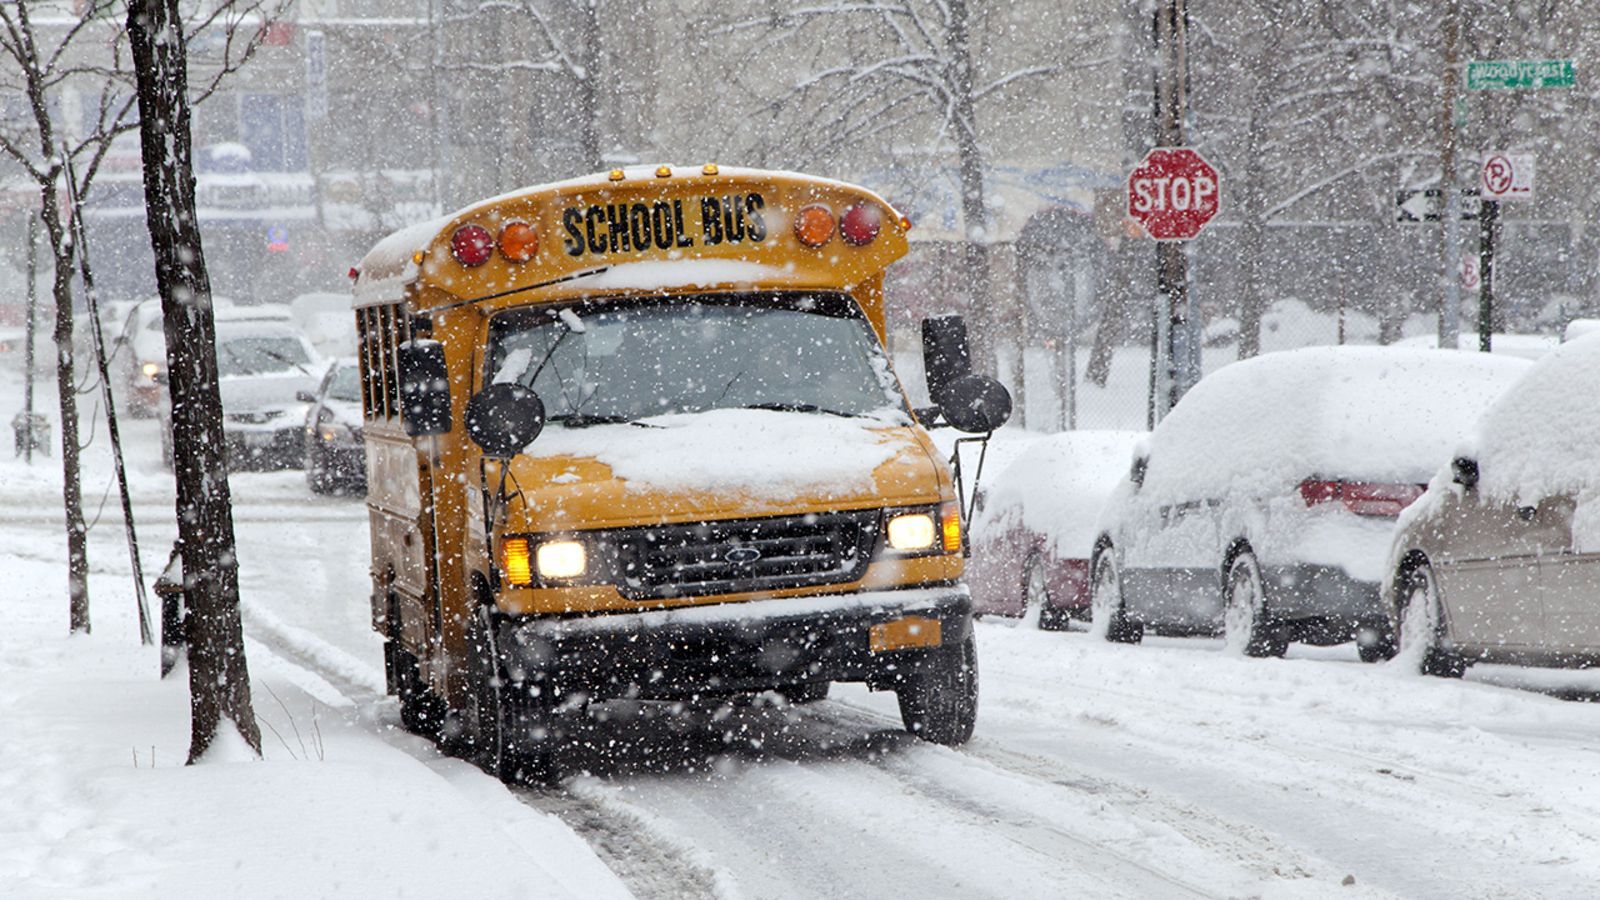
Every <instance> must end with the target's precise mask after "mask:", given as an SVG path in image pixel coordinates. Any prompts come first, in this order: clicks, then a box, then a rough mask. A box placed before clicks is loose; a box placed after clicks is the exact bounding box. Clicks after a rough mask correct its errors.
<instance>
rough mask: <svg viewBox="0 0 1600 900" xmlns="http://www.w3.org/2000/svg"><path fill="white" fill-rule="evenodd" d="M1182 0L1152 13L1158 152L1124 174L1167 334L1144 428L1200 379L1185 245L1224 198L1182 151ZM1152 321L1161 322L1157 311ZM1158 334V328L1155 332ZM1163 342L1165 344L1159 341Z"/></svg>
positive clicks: (1210, 172) (1199, 163) (1198, 160)
mask: <svg viewBox="0 0 1600 900" xmlns="http://www.w3.org/2000/svg"><path fill="white" fill-rule="evenodd" d="M1186 5H1187V0H1160V6H1159V7H1158V9H1157V12H1156V28H1155V41H1156V46H1155V50H1156V57H1157V60H1156V62H1157V66H1156V71H1157V73H1158V76H1157V78H1156V86H1155V87H1156V97H1155V100H1156V135H1157V140H1156V143H1157V144H1158V146H1157V147H1156V149H1154V150H1151V151H1150V152H1149V153H1147V154H1146V155H1145V158H1144V160H1143V161H1142V162H1141V163H1140V164H1139V165H1138V166H1136V167H1135V168H1134V170H1133V172H1132V173H1131V174H1130V175H1129V176H1128V214H1129V215H1130V216H1132V217H1133V218H1134V219H1136V220H1137V221H1138V222H1139V224H1140V226H1141V227H1142V228H1144V230H1145V233H1146V234H1148V235H1150V236H1151V237H1153V238H1155V239H1156V241H1157V244H1156V290H1157V295H1158V297H1159V298H1161V299H1164V300H1165V302H1166V307H1167V309H1166V313H1167V315H1166V329H1165V332H1166V333H1165V335H1164V336H1163V335H1160V334H1158V335H1157V344H1156V348H1155V352H1153V353H1152V356H1151V372H1150V410H1149V424H1150V427H1152V428H1153V427H1155V423H1156V419H1157V418H1158V413H1159V414H1162V415H1164V414H1165V413H1166V411H1167V410H1169V409H1171V408H1172V407H1173V406H1175V405H1176V404H1177V402H1178V400H1179V399H1181V398H1182V397H1183V395H1184V394H1185V393H1187V392H1188V390H1189V388H1191V387H1194V385H1195V383H1196V382H1198V381H1199V380H1200V323H1199V321H1198V319H1197V317H1196V316H1195V315H1194V311H1193V309H1192V308H1191V301H1190V298H1189V261H1188V257H1187V255H1186V254H1185V252H1184V250H1185V242H1186V241H1187V240H1189V239H1191V238H1193V237H1194V236H1195V235H1197V234H1199V233H1200V229H1201V228H1203V227H1205V224H1206V223H1207V222H1209V221H1210V220H1211V217H1212V216H1215V215H1216V212H1217V208H1218V205H1219V203H1220V196H1221V181H1220V179H1219V178H1218V176H1217V170H1216V169H1215V168H1214V167H1213V166H1212V165H1211V164H1210V163H1208V162H1206V161H1205V159H1204V158H1203V157H1201V156H1200V154H1198V153H1196V152H1195V151H1193V150H1191V149H1188V148H1186V147H1185V146H1184V144H1185V143H1187V140H1186V137H1185V135H1184V127H1183V121H1184V116H1185V110H1186V108H1187V106H1188V100H1189V98H1188V80H1187V71H1188V65H1187V60H1186V58H1185V57H1186V55H1187V49H1186V46H1185V45H1186V36H1185V33H1184V25H1185V22H1186V20H1187V18H1188V14H1187V10H1186V9H1185V7H1186ZM1156 321H1157V322H1158V323H1159V322H1160V317H1159V313H1157V318H1156ZM1157 330H1158V332H1159V331H1160V329H1157ZM1163 337H1164V338H1165V340H1164V341H1163V340H1162V338H1163ZM1163 343H1164V344H1165V349H1166V354H1165V356H1166V366H1165V378H1162V379H1160V380H1161V381H1163V382H1164V386H1165V390H1161V389H1159V388H1158V386H1157V384H1156V382H1157V380H1158V379H1157V372H1158V369H1159V367H1158V366H1157V364H1156V357H1157V356H1159V355H1160V353H1159V350H1160V348H1161V345H1162V344H1163Z"/></svg>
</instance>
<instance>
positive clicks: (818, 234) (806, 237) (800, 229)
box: [794, 204, 833, 249]
mask: <svg viewBox="0 0 1600 900" xmlns="http://www.w3.org/2000/svg"><path fill="white" fill-rule="evenodd" d="M794 236H795V239H796V240H798V241H799V242H800V243H802V244H805V245H806V246H807V247H811V248H812V249H815V248H817V247H821V246H822V245H823V244H826V243H827V242H829V241H831V240H833V213H832V212H830V211H829V209H828V208H827V207H826V206H823V205H821V204H813V205H811V206H807V207H803V208H801V210H800V212H799V213H798V214H796V215H795V217H794Z"/></svg>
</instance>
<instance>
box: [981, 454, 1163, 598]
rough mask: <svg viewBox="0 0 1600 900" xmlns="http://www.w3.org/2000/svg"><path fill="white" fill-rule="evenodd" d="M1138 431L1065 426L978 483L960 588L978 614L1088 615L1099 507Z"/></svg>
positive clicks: (1124, 463)
mask: <svg viewBox="0 0 1600 900" xmlns="http://www.w3.org/2000/svg"><path fill="white" fill-rule="evenodd" d="M1143 436H1144V432H1140V431H1068V432H1065V433H1063V434H1056V435H1051V436H1050V437H1046V438H1042V439H1040V440H1037V441H1035V442H1033V443H1032V444H1031V445H1029V447H1028V449H1027V450H1025V451H1023V453H1022V455H1021V456H1019V457H1018V458H1017V460H1016V461H1015V462H1013V463H1012V464H1011V465H1010V466H1008V467H1007V468H1006V469H1005V471H1003V472H1002V473H1001V474H1000V477H998V478H996V479H995V480H994V482H993V483H992V484H991V485H989V486H987V487H985V488H983V489H982V493H981V495H980V496H981V498H982V499H981V508H980V509H979V510H978V513H977V514H976V515H975V516H973V520H972V527H971V530H970V534H971V542H972V558H971V559H969V560H968V561H967V586H968V587H970V588H971V589H972V600H973V607H974V608H975V609H976V610H977V611H978V612H980V613H985V614H990V615H1004V616H1023V617H1024V620H1025V621H1030V622H1031V621H1037V622H1038V624H1039V627H1041V628H1063V627H1065V626H1066V624H1067V622H1068V620H1069V619H1078V620H1080V621H1088V618H1089V554H1090V551H1091V550H1093V549H1094V539H1095V535H1096V526H1097V524H1098V522H1099V518H1100V507H1101V506H1102V505H1103V504H1104V503H1105V499H1106V497H1107V495H1109V494H1110V493H1111V491H1112V489H1113V488H1115V487H1116V484H1117V479H1118V478H1119V477H1120V476H1121V475H1122V474H1123V473H1124V472H1126V471H1127V468H1128V456H1129V454H1130V453H1131V452H1132V450H1133V446H1134V444H1135V442H1137V441H1138V439H1139V438H1141V437H1143Z"/></svg>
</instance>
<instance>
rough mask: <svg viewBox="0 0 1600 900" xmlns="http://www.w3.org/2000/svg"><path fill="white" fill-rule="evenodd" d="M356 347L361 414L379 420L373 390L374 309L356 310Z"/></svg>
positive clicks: (375, 396)
mask: <svg viewBox="0 0 1600 900" xmlns="http://www.w3.org/2000/svg"><path fill="white" fill-rule="evenodd" d="M356 346H357V347H358V348H359V349H360V355H361V413H362V415H363V416H365V417H366V418H368V419H374V418H377V392H376V391H374V390H373V383H372V378H373V372H374V367H373V364H372V309H371V308H370V307H369V308H363V309H358V310H356Z"/></svg>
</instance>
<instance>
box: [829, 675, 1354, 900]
mask: <svg viewBox="0 0 1600 900" xmlns="http://www.w3.org/2000/svg"><path fill="white" fill-rule="evenodd" d="M833 706H834V709H833V710H830V711H829V712H830V714H831V715H832V716H833V717H835V718H836V720H837V721H838V722H839V723H840V724H842V725H843V724H852V723H853V724H858V725H877V726H878V727H882V726H884V725H893V724H898V722H897V721H896V720H894V719H893V718H892V717H891V716H887V715H884V714H882V713H879V712H877V711H876V710H872V709H868V708H865V707H862V706H857V705H855V704H850V703H847V702H844V701H837V702H835V703H834V704H833ZM953 752H954V753H956V754H959V755H960V756H964V757H970V758H972V759H973V760H976V761H980V762H982V763H985V764H987V765H989V766H991V767H993V768H994V769H995V770H997V771H999V772H1004V773H1007V774H1009V775H1012V776H1014V777H1018V778H1022V779H1027V780H1030V781H1035V782H1039V783H1040V787H1041V788H1042V789H1045V790H1066V791H1071V792H1074V793H1077V794H1080V795H1088V796H1093V797H1096V798H1098V799H1100V800H1102V801H1105V802H1107V803H1110V804H1113V805H1114V806H1115V807H1116V808H1117V809H1119V811H1121V812H1124V813H1127V814H1128V815H1130V816H1131V817H1132V818H1134V819H1136V820H1138V819H1146V820H1151V821H1154V822H1158V823H1159V824H1161V825H1163V826H1165V827H1167V828H1171V829H1172V830H1173V831H1174V832H1176V833H1178V834H1180V835H1182V836H1183V837H1184V838H1185V839H1186V840H1187V841H1189V842H1190V843H1191V844H1193V845H1194V846H1195V847H1196V848H1199V849H1202V850H1204V851H1205V852H1207V853H1209V854H1210V855H1213V856H1216V857H1218V858H1220V859H1224V860H1227V861H1228V862H1230V863H1232V864H1233V865H1237V866H1240V867H1242V868H1243V869H1245V870H1246V871H1248V872H1250V873H1251V874H1252V875H1254V876H1255V877H1257V878H1259V879H1261V880H1279V881H1285V882H1294V881H1299V880H1301V879H1306V878H1311V877H1313V872H1314V870H1315V869H1316V868H1319V867H1317V866H1315V865H1314V864H1313V863H1312V862H1311V861H1309V860H1305V859H1302V858H1299V854H1297V853H1294V852H1293V851H1289V850H1287V849H1285V848H1281V847H1276V846H1275V842H1274V841H1273V840H1272V839H1271V837H1270V836H1269V835H1268V834H1267V832H1265V831H1263V830H1262V829H1259V828H1256V827H1254V826H1251V825H1247V824H1243V823H1238V822H1231V821H1228V820H1226V819H1223V818H1220V817H1218V816H1216V815H1214V814H1212V813H1209V812H1206V811H1204V810H1201V809H1198V808H1196V807H1194V806H1191V805H1189V804H1186V803H1182V802H1179V801H1176V800H1174V799H1172V798H1168V797H1161V796H1159V795H1156V794H1153V793H1152V792H1151V791H1150V790H1148V789H1147V788H1145V787H1143V786H1139V785H1133V784H1128V783H1122V782H1115V781H1111V780H1108V779H1106V778H1104V777H1102V776H1099V775H1096V774H1092V773H1090V772H1087V771H1084V770H1081V769H1079V768H1077V767H1076V766H1073V765H1071V763H1070V762H1069V761H1066V760H1059V759H1047V758H1044V757H1037V756H1029V755H1027V754H1023V753H1018V752H1015V751H1011V750H1007V749H1005V748H1003V747H999V746H996V745H994V744H992V743H990V742H988V741H985V740H984V739H982V738H978V739H975V740H973V741H972V742H970V743H968V744H966V745H964V746H962V747H961V748H959V749H957V750H955V751H953ZM877 764H878V765H879V766H881V767H883V768H885V769H888V770H891V771H895V772H896V773H897V774H898V775H899V776H900V777H902V778H905V779H908V780H911V781H913V782H915V783H916V785H915V786H916V787H917V788H918V789H919V790H922V791H923V792H924V793H926V794H929V795H930V797H932V798H933V799H935V800H939V801H941V802H945V803H948V804H952V805H956V806H962V807H966V808H969V809H974V810H980V811H981V810H984V809H985V806H984V804H985V802H986V801H985V800H983V799H982V798H975V797H972V796H970V795H963V794H961V793H960V792H959V791H957V790H955V789H954V788H953V787H950V786H947V785H940V784H939V783H938V782H937V781H935V780H934V779H932V777H931V776H929V775H928V773H927V772H926V771H923V770H916V769H911V768H909V766H908V764H907V762H906V761H905V760H903V759H893V758H889V757H885V758H882V759H880V760H879V761H878V762H877ZM990 812H991V813H992V812H993V810H992V809H990ZM1001 825H1002V826H1003V827H1004V828H1005V830H1006V831H1007V833H1008V835H1009V836H1010V837H1011V838H1012V839H1014V840H1017V841H1018V842H1019V843H1024V844H1026V845H1029V846H1035V847H1036V849H1037V848H1038V845H1039V844H1041V843H1047V842H1053V843H1054V844H1055V845H1056V846H1058V847H1060V846H1075V847H1077V848H1081V849H1083V850H1088V851H1091V852H1092V853H1095V854H1101V855H1103V857H1104V858H1102V859H1099V860H1097V861H1096V862H1095V863H1090V864H1089V865H1091V866H1096V865H1097V866H1099V867H1100V868H1101V869H1102V871H1103V873H1104V874H1106V875H1109V876H1123V877H1124V878H1126V876H1128V875H1132V876H1133V877H1131V878H1126V881H1127V882H1130V883H1134V884H1142V885H1143V886H1142V887H1141V891H1140V892H1141V893H1143V894H1145V895H1147V896H1161V897H1173V896H1197V897H1222V896H1230V895H1231V894H1230V893H1229V892H1222V893H1218V892H1216V891H1213V890H1211V889H1209V888H1207V887H1204V886H1201V885H1198V884H1195V883H1193V882H1191V881H1188V880H1185V879H1183V878H1181V877H1179V876H1177V875H1175V874H1172V873H1170V872H1167V871H1165V870H1162V869H1160V868H1157V867H1155V866H1152V865H1149V864H1148V863H1147V862H1145V861H1144V859H1143V858H1142V857H1139V856H1135V855H1134V854H1130V853H1127V852H1125V851H1124V850H1122V849H1121V848H1120V847H1117V846H1116V845H1114V844H1111V843H1109V842H1107V841H1101V840H1096V839H1094V838H1086V837H1083V836H1081V835H1077V834H1073V833H1071V832H1068V831H1065V830H1063V829H1061V828H1060V827H1054V826H1052V827H1050V828H1049V829H1048V831H1049V833H1050V836H1049V837H1047V838H1041V835H1040V833H1039V830H1038V829H1037V828H1036V827H1021V826H1017V825H1014V824H1008V823H1003V822H1002V823H1001ZM1264 848H1272V852H1267V850H1266V849H1264ZM1058 855H1061V854H1058ZM1074 861H1075V862H1076V863H1078V864H1083V863H1082V858H1081V856H1079V857H1076V858H1075V859H1074ZM1320 868H1324V869H1326V867H1320ZM1324 874H1325V875H1327V876H1328V877H1329V878H1337V876H1333V875H1331V873H1330V872H1325V873H1324ZM1174 891H1177V892H1178V893H1174Z"/></svg>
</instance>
